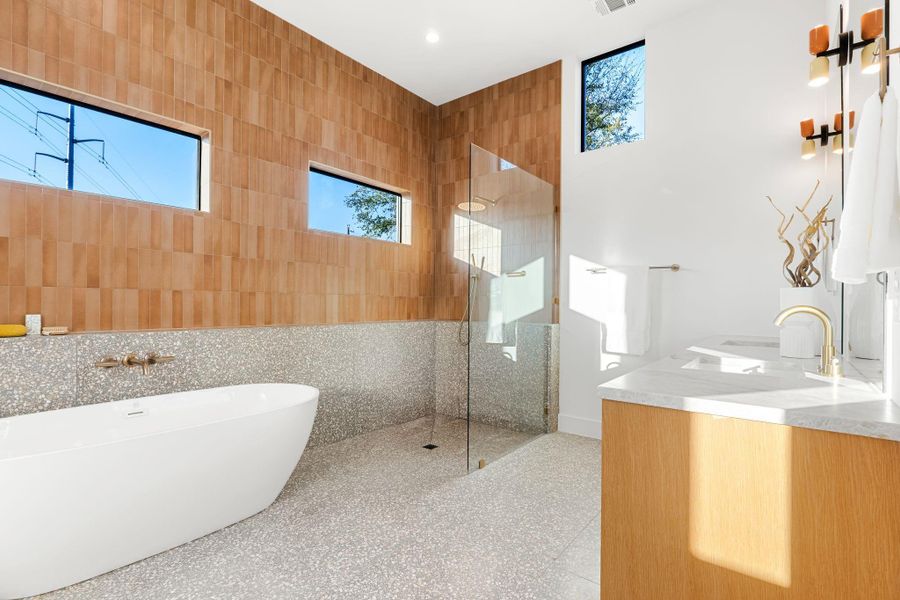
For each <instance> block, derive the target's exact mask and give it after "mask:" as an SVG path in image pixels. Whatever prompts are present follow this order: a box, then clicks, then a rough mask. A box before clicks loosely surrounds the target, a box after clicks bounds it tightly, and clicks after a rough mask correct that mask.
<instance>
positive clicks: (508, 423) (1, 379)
mask: <svg viewBox="0 0 900 600" xmlns="http://www.w3.org/2000/svg"><path fill="white" fill-rule="evenodd" d="M454 327H455V326H454V325H452V324H448V323H440V322H435V321H407V322H388V323H357V324H344V325H312V326H289V327H246V328H230V329H196V330H177V331H145V332H120V333H83V334H72V335H68V336H62V337H42V336H27V337H24V338H9V339H0V418H2V417H9V416H14V415H21V414H28V413H34V412H39V411H45V410H55V409H61V408H70V407H74V406H80V405H85V404H95V403H99V402H106V401H111V400H121V399H124V398H136V397H141V396H148V395H154V394H165V393H172V392H178V391H187V390H192V389H202V388H212V387H218V386H225V385H237V384H244V383H267V382H268V383H271V382H275V383H302V384H307V385H312V386H315V387H317V388H319V389H320V390H321V397H320V399H319V408H318V412H317V414H316V419H315V423H314V426H313V432H312V436H311V438H310V444H312V445H319V444H326V443H331V442H335V441H339V440H342V439H345V438H348V437H352V436H354V435H359V434H361V433H364V432H366V431H372V430H375V429H380V428H382V427H386V426H388V425H394V424H397V423H404V422H407V421H411V420H414V419H417V418H420V417H423V416H427V415H430V414H434V413H435V412H440V413H443V414H448V415H454V411H453V410H451V407H461V410H462V412H461V413H458V412H457V413H455V416H460V417H462V416H465V407H466V403H465V389H466V371H465V366H466V362H465V358H466V354H465V348H464V347H463V346H460V345H459V343H458V342H457V341H456V337H455V331H456V330H455V329H454ZM544 329H546V330H547V332H548V333H544V332H542V331H541V328H539V327H533V332H532V333H531V334H528V335H523V337H522V339H523V344H522V352H521V354H520V356H527V357H529V358H527V359H526V360H521V359H520V362H519V363H518V364H513V365H506V366H504V361H503V360H502V359H498V358H497V357H491V356H488V355H487V354H486V353H485V354H484V359H485V362H484V363H483V366H484V370H483V371H482V370H481V369H479V370H478V371H477V372H476V373H479V374H480V373H482V372H483V373H484V374H492V377H493V379H492V381H494V382H497V381H507V382H509V385H508V386H507V385H501V386H499V387H496V386H492V387H491V389H492V390H493V389H502V390H504V393H502V394H498V395H497V396H491V397H490V399H485V397H484V395H482V396H480V397H479V398H480V400H479V401H478V402H476V403H474V404H473V406H474V407H476V408H477V412H476V413H475V414H474V415H473V416H474V418H475V419H476V420H481V421H484V422H486V423H489V424H493V425H501V426H504V427H508V428H511V429H516V430H519V431H529V432H543V431H550V430H553V429H554V428H555V426H554V423H553V420H552V419H547V418H545V417H546V415H545V412H549V413H551V414H555V412H556V410H555V405H554V404H553V402H554V398H555V395H554V394H553V393H552V391H551V390H553V389H555V384H554V383H552V377H553V375H552V373H553V372H554V370H555V367H554V363H553V358H552V352H551V350H550V346H549V345H546V344H549V340H550V333H549V329H547V328H546V327H545V328H544ZM451 332H453V334H454V335H453V337H452V338H451V337H450V333H451ZM451 342H452V343H451ZM526 347H528V350H526V349H525V348H526ZM129 352H136V353H137V354H139V355H143V354H146V353H148V352H158V353H160V354H165V355H172V356H175V357H176V359H175V361H174V362H172V363H168V364H162V365H156V366H154V367H152V368H151V370H150V373H149V374H148V375H143V374H142V373H141V370H140V368H126V367H116V368H112V369H102V368H98V367H96V366H95V363H97V362H98V361H99V360H101V359H102V358H104V357H107V356H111V357H116V358H121V357H122V356H125V355H126V354H128V353H129ZM507 362H508V361H507ZM526 373H527V374H528V377H525V374H526ZM478 381H480V380H479V379H478V378H477V377H473V383H474V385H475V387H474V388H473V389H476V390H478V389H483V386H481V385H480V384H479V383H478ZM527 389H531V390H532V391H531V393H527V392H526V390H527ZM460 393H461V394H462V396H461V397H460V396H459V394H460ZM438 396H440V400H438ZM545 405H546V406H548V410H547V411H545V409H544V406H545Z"/></svg>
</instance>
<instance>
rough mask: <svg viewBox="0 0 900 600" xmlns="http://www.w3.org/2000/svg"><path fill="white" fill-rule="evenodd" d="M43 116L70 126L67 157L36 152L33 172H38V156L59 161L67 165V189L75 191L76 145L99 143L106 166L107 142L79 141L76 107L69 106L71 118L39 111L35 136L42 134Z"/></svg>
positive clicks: (35, 122)
mask: <svg viewBox="0 0 900 600" xmlns="http://www.w3.org/2000/svg"><path fill="white" fill-rule="evenodd" d="M41 115H44V116H46V117H53V118H54V119H58V120H60V121H62V122H63V123H66V124H67V125H68V126H69V131H68V136H67V138H68V139H67V140H66V156H65V158H63V157H62V156H57V155H56V154H48V153H47V152H35V153H34V168H33V169H32V171H33V172H35V173H36V172H37V159H38V156H46V157H47V158H52V159H53V160H58V161H59V162H63V163H66V189H69V190H74V189H75V145H76V144H86V143H89V142H97V143H99V144H100V163H101V164H104V165H105V164H106V141H105V140H100V139H96V138H87V139H83V140H79V139H77V138H76V137H75V105H74V104H69V116H68V117H61V116H59V115H55V114H53V113H50V112H46V111H43V110H39V111H37V113H36V114H35V115H34V134H35V135H37V136H38V137H40V133H39V132H38V122H40V119H41Z"/></svg>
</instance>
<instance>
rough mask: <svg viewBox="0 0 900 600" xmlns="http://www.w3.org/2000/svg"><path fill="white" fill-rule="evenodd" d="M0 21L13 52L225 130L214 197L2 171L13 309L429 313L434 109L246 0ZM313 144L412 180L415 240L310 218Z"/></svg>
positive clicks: (110, 317) (345, 165)
mask: <svg viewBox="0 0 900 600" xmlns="http://www.w3.org/2000/svg"><path fill="white" fill-rule="evenodd" d="M0 23H3V24H5V25H6V26H3V25H0V68H2V69H5V70H7V71H10V72H12V73H15V74H20V75H23V76H27V77H31V78H36V79H38V80H41V81H42V82H44V83H43V84H42V85H43V86H44V87H48V89H53V90H56V91H63V90H72V91H73V92H71V93H70V92H68V91H66V92H65V93H66V95H71V94H73V93H74V94H76V95H78V96H79V97H80V99H85V97H84V96H82V95H90V96H91V97H94V98H96V99H98V100H97V101H98V102H100V103H109V104H108V106H107V107H113V106H118V105H121V106H125V107H129V108H126V109H125V110H126V111H128V110H136V111H141V113H144V114H148V115H156V116H157V117H159V118H160V119H163V120H166V121H167V122H169V121H174V122H179V123H184V124H186V125H187V126H189V127H190V128H192V129H197V130H205V131H208V132H209V133H210V141H211V144H212V161H211V162H212V189H211V207H210V208H211V210H210V212H209V213H198V212H192V211H185V210H180V209H173V208H168V207H162V206H156V205H151V204H144V203H135V202H129V201H123V200H117V199H112V198H108V197H101V196H96V195H92V194H87V193H79V192H69V191H65V190H58V189H52V188H43V187H41V186H37V185H28V184H22V183H12V182H7V181H0V322H21V321H22V319H23V316H24V315H25V313H26V312H28V313H43V315H44V321H45V323H47V324H48V325H66V326H68V327H70V328H71V329H72V330H74V331H97V330H137V329H141V330H143V329H169V328H176V329H178V328H201V327H203V328H209V327H228V326H251V325H271V324H309V323H339V322H358V321H386V320H408V319H428V318H431V314H432V296H433V265H434V248H435V239H436V238H435V235H434V232H433V229H434V223H433V214H432V213H433V209H432V177H431V171H432V161H431V151H432V132H433V130H434V128H435V125H434V123H435V120H436V115H437V108H436V107H434V106H433V105H431V104H429V103H428V102H426V101H424V100H422V99H421V98H418V97H417V96H415V95H413V94H412V93H410V92H408V91H406V90H404V89H403V88H401V87H400V86H398V85H396V84H394V83H392V82H391V81H389V80H387V79H385V78H384V77H382V76H380V75H378V74H377V73H375V72H373V71H371V70H369V69H367V68H365V67H364V66H362V65H361V64H359V63H357V62H355V61H353V60H351V59H350V58H348V57H347V56H345V55H343V54H341V53H339V52H337V51H336V50H335V49H333V48H331V47H329V46H327V45H325V44H323V43H322V42H320V41H319V40H317V39H315V38H313V37H311V36H309V35H308V34H306V33H304V32H302V31H301V30H299V29H297V28H296V27H293V26H291V25H289V24H288V23H286V22H285V21H282V20H281V19H279V18H277V17H275V16H274V15H272V14H271V13H268V12H266V11H265V10H263V9H262V8H260V7H258V6H257V5H255V4H253V3H252V2H250V1H249V0H190V1H174V2H173V1H166V2H162V1H159V0H90V1H87V0H76V1H66V2H59V1H51V0H6V1H2V2H0ZM114 103H115V104H114ZM311 160H312V161H317V162H320V163H324V164H328V165H333V166H334V167H337V168H340V169H343V170H345V171H349V172H353V173H358V174H359V175H361V176H363V177H367V178H370V179H373V180H376V181H381V182H384V183H386V184H389V185H391V186H395V187H399V188H402V189H406V190H409V191H410V193H411V197H412V202H413V231H412V245H411V246H407V245H400V244H389V243H385V242H379V241H369V240H363V239H352V238H346V237H342V236H338V235H334V234H326V233H316V232H311V231H309V230H308V229H307V218H306V211H307V164H308V163H309V161H311Z"/></svg>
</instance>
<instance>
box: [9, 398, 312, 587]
mask: <svg viewBox="0 0 900 600" xmlns="http://www.w3.org/2000/svg"><path fill="white" fill-rule="evenodd" d="M318 399H319V390H317V389H315V388H312V387H308V386H305V385H288V384H262V385H241V386H233V387H223V388H217V389H209V390H198V391H194V392H184V393H177V394H167V395H164V396H149V397H146V398H138V399H134V400H121V401H117V402H107V403H104V404H92V405H88V406H79V407H75V408H67V409H63V410H56V411H49V412H42V413H36V414H30V415H23V416H18V417H10V418H6V419H0V599H3V600H6V599H11V598H21V597H23V596H31V595H34V594H40V593H43V592H48V591H50V590H54V589H57V588H61V587H64V586H67V585H71V584H73V583H76V582H78V581H82V580H84V579H88V578H90V577H94V576H96V575H99V574H101V573H105V572H106V571H110V570H112V569H115V568H118V567H121V566H124V565H127V564H129V563H132V562H134V561H137V560H140V559H142V558H146V557H148V556H151V555H153V554H156V553H158V552H162V551H163V550H168V549H169V548H173V547H175V546H178V545H180V544H184V543H185V542H189V541H190V540H193V539H196V538H198V537H201V536H204V535H206V534H208V533H211V532H213V531H216V530H217V529H221V528H223V527H226V526H227V525H231V524H232V523H236V522H237V521H240V520H241V519H246V518H247V517H249V516H251V515H253V514H256V513H258V512H259V511H261V510H263V509H264V508H266V507H267V506H269V505H270V504H272V502H274V500H275V498H276V497H277V496H278V494H279V493H280V492H281V490H282V488H283V487H284V485H285V483H286V482H287V479H288V477H289V476H290V474H291V472H292V471H293V470H294V467H295V466H296V465H297V462H298V461H299V460H300V455H301V454H302V453H303V449H304V448H305V447H306V442H307V441H308V440H309V434H310V430H311V429H312V425H313V418H314V417H315V414H316V407H317V405H318Z"/></svg>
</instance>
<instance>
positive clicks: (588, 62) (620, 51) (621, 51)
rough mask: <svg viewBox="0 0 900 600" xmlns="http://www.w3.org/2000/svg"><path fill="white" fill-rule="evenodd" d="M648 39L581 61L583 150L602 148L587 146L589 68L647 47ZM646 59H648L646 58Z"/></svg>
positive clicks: (645, 95) (580, 117)
mask: <svg viewBox="0 0 900 600" xmlns="http://www.w3.org/2000/svg"><path fill="white" fill-rule="evenodd" d="M646 46H647V40H646V38H645V39H642V40H638V41H636V42H632V43H630V44H626V45H625V46H622V47H620V48H616V49H615V50H610V51H608V52H604V53H603V54H598V55H597V56H594V57H592V58H588V59H585V60H583V61H581V112H580V114H579V119H580V120H581V152H582V153H584V152H592V151H594V150H599V149H600V148H591V149H588V148H586V147H585V141H586V137H587V127H586V125H587V123H585V121H586V119H585V115H586V114H587V94H586V93H585V87H586V86H585V85H584V82H585V76H586V75H587V69H588V67H590V66H591V65H593V64H594V63H598V62H600V61H602V60H606V59H608V58H612V57H613V56H618V55H619V54H625V53H626V52H631V51H632V50H636V49H637V48H641V47H646ZM645 60H646V59H645ZM644 81H645V90H646V71H645V79H644ZM646 97H647V94H646V93H645V94H644V98H645V100H646Z"/></svg>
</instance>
